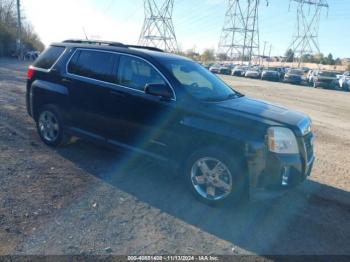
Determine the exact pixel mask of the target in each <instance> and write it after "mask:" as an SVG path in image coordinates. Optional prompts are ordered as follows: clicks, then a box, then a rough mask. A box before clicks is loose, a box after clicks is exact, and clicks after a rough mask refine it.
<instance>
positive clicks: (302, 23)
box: [286, 0, 329, 67]
mask: <svg viewBox="0 0 350 262" xmlns="http://www.w3.org/2000/svg"><path fill="white" fill-rule="evenodd" d="M292 2H296V4H297V26H296V27H297V28H296V34H295V35H294V36H293V41H292V44H291V45H290V46H289V48H288V50H290V49H291V50H293V53H291V55H293V54H294V58H296V60H297V61H298V66H299V67H300V65H301V62H302V57H303V55H304V54H314V53H315V52H317V53H321V51H320V46H319V42H318V33H319V28H320V19H321V14H322V10H323V9H324V8H326V9H328V8H329V6H328V3H327V1H326V0H291V2H290V3H292ZM290 58H291V57H287V58H286V60H287V61H288V60H289V59H290Z"/></svg>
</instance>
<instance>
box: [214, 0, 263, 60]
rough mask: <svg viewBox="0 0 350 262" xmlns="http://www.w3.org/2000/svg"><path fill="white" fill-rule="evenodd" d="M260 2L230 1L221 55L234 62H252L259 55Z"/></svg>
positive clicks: (222, 38)
mask: <svg viewBox="0 0 350 262" xmlns="http://www.w3.org/2000/svg"><path fill="white" fill-rule="evenodd" d="M259 3H260V0H228V9H227V12H226V15H225V23H224V27H223V29H222V33H221V38H220V42H219V53H222V54H226V56H227V57H229V58H230V59H232V60H241V61H244V60H246V61H251V60H252V57H253V56H254V55H258V54H259V42H260V40H259Z"/></svg>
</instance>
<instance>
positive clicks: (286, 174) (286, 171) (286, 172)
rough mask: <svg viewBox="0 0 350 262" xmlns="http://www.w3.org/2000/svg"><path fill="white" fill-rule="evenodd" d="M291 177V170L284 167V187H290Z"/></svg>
mask: <svg viewBox="0 0 350 262" xmlns="http://www.w3.org/2000/svg"><path fill="white" fill-rule="evenodd" d="M289 175H290V169H289V167H284V168H283V172H282V186H288V184H289Z"/></svg>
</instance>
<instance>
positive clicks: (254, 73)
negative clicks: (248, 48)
mask: <svg viewBox="0 0 350 262" xmlns="http://www.w3.org/2000/svg"><path fill="white" fill-rule="evenodd" d="M244 76H245V77H248V78H256V79H258V78H260V76H261V71H260V69H259V68H254V67H253V68H249V69H248V70H247V71H246V72H245V75H244Z"/></svg>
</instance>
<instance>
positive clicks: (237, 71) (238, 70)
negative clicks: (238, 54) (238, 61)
mask: <svg viewBox="0 0 350 262" xmlns="http://www.w3.org/2000/svg"><path fill="white" fill-rule="evenodd" d="M247 69H248V67H247V66H235V68H233V69H232V72H231V75H233V76H244V75H245V72H246V71H247Z"/></svg>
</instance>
